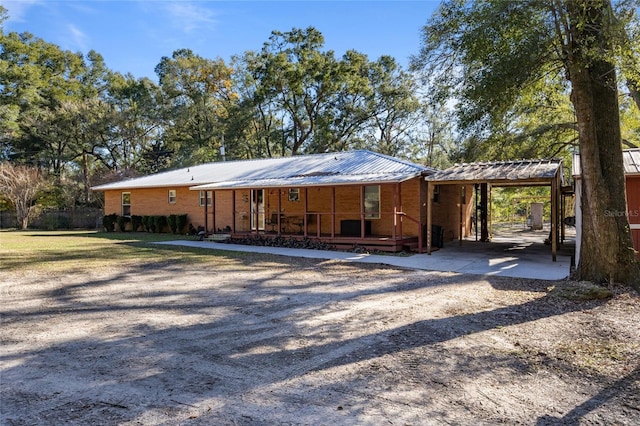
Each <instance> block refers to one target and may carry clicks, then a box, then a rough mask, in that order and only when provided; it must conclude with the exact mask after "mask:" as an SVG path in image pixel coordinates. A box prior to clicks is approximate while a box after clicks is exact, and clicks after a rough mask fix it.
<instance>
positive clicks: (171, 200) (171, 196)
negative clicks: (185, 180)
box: [169, 189, 176, 204]
mask: <svg viewBox="0 0 640 426" xmlns="http://www.w3.org/2000/svg"><path fill="white" fill-rule="evenodd" d="M175 203H176V190H175V189H170V190H169V204H175Z"/></svg>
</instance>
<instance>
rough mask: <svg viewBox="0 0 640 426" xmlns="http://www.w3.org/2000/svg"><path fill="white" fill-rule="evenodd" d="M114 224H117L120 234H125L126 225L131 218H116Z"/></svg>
mask: <svg viewBox="0 0 640 426" xmlns="http://www.w3.org/2000/svg"><path fill="white" fill-rule="evenodd" d="M116 222H118V228H120V232H125V231H126V230H127V223H129V222H131V218H129V217H128V216H118V217H117V218H116Z"/></svg>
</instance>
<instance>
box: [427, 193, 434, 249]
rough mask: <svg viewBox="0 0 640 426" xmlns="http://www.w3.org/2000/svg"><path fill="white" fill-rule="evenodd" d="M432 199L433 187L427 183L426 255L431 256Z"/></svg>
mask: <svg viewBox="0 0 640 426" xmlns="http://www.w3.org/2000/svg"><path fill="white" fill-rule="evenodd" d="M432 199H433V185H432V184H431V181H427V254H431V206H432V204H431V200H432Z"/></svg>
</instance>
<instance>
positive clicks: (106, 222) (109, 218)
mask: <svg viewBox="0 0 640 426" xmlns="http://www.w3.org/2000/svg"><path fill="white" fill-rule="evenodd" d="M117 217H118V215H117V214H115V213H113V214H107V215H104V216H103V217H102V227H103V228H104V230H105V231H107V232H115V230H116V219H117Z"/></svg>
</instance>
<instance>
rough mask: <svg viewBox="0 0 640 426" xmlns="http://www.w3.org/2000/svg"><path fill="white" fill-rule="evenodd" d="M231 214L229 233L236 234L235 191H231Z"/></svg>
mask: <svg viewBox="0 0 640 426" xmlns="http://www.w3.org/2000/svg"><path fill="white" fill-rule="evenodd" d="M231 213H232V214H233V218H232V220H231V231H232V232H233V233H234V234H235V233H236V190H235V189H232V190H231Z"/></svg>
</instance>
